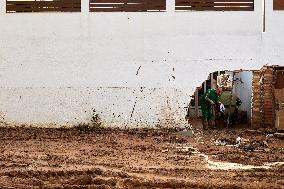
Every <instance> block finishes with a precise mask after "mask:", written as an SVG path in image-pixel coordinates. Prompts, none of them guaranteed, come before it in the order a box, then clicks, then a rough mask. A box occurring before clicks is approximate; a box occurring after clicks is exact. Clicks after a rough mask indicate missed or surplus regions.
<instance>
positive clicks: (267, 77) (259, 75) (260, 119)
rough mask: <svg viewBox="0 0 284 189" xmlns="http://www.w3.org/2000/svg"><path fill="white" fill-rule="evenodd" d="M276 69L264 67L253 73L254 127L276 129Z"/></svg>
mask: <svg viewBox="0 0 284 189" xmlns="http://www.w3.org/2000/svg"><path fill="white" fill-rule="evenodd" d="M273 83H274V69H273V66H264V67H263V68H262V69H261V70H259V71H254V72H253V82H252V91H253V94H252V126H253V127H274V123H275V109H274V86H273Z"/></svg>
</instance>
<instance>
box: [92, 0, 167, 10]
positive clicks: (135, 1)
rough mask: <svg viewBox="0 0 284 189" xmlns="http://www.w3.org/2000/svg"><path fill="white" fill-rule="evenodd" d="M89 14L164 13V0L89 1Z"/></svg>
mask: <svg viewBox="0 0 284 189" xmlns="http://www.w3.org/2000/svg"><path fill="white" fill-rule="evenodd" d="M89 10H90V12H147V11H165V10H166V0H155V1H151V0H90V7H89Z"/></svg>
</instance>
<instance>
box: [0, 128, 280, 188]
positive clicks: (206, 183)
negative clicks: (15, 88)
mask: <svg viewBox="0 0 284 189" xmlns="http://www.w3.org/2000/svg"><path fill="white" fill-rule="evenodd" d="M185 134H189V136H187V135H184V134H181V133H179V132H178V131H177V130H175V129H171V130H166V129H163V130H151V129H129V130H119V129H100V130H96V131H93V132H85V131H78V130H76V129H63V128H62V129H39V128H0V138H1V140H0V150H1V153H0V155H1V156H0V188H230V189H232V188H284V164H283V162H284V140H283V139H280V138H276V137H275V136H273V135H271V134H270V132H268V131H261V132H258V131H253V130H248V129H223V130H210V131H207V132H202V131H200V130H194V134H193V135H192V134H190V133H188V132H186V133H185ZM238 136H240V137H241V139H242V141H241V144H240V146H239V147H236V146H234V145H235V140H236V138H237V137H238ZM218 139H219V140H218ZM248 144H249V145H251V146H249V147H253V148H248V149H247V148H246V147H247V145H248ZM244 149H246V150H247V151H246V150H244Z"/></svg>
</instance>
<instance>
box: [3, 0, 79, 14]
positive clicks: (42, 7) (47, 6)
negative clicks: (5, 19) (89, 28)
mask: <svg viewBox="0 0 284 189" xmlns="http://www.w3.org/2000/svg"><path fill="white" fill-rule="evenodd" d="M6 12H8V13H15V12H81V0H53V1H44V0H43V1H11V0H7V1H6Z"/></svg>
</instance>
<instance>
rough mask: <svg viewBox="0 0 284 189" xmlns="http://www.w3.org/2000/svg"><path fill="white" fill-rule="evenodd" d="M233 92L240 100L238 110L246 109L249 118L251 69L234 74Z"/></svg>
mask: <svg viewBox="0 0 284 189" xmlns="http://www.w3.org/2000/svg"><path fill="white" fill-rule="evenodd" d="M234 80H235V82H234V94H236V95H237V97H239V98H240V99H241V101H242V104H241V106H240V108H239V109H240V110H243V111H246V112H247V116H248V118H249V120H250V119H251V96H252V71H242V72H239V73H236V74H235V78H234Z"/></svg>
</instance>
